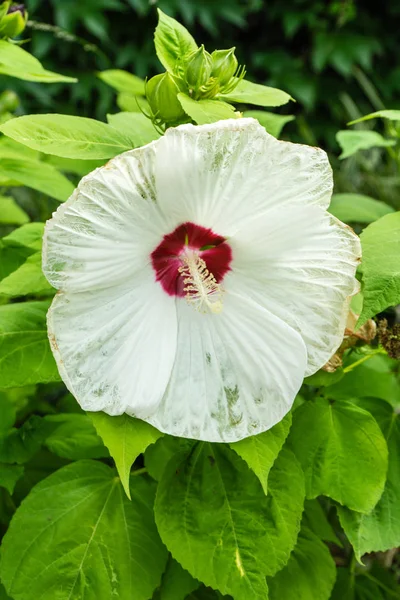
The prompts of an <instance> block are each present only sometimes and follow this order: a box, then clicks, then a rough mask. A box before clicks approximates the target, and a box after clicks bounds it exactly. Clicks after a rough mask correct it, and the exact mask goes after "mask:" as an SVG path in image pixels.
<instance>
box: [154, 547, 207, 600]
mask: <svg viewBox="0 0 400 600" xmlns="http://www.w3.org/2000/svg"><path fill="white" fill-rule="evenodd" d="M199 586H200V581H197V579H193V577H192V576H191V575H190V573H188V572H187V571H185V569H184V568H183V567H182V566H181V565H180V564H179V563H178V562H176V560H174V559H173V558H172V557H170V558H169V560H168V564H167V568H166V570H165V573H164V575H163V578H162V582H161V587H160V589H159V590H158V594H157V596H156V598H157V600H185V598H186V597H187V595H188V594H190V593H191V592H193V591H194V590H197V588H198V587H199Z"/></svg>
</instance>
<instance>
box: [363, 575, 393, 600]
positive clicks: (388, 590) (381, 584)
mask: <svg viewBox="0 0 400 600" xmlns="http://www.w3.org/2000/svg"><path fill="white" fill-rule="evenodd" d="M363 575H364V576H365V577H366V578H367V579H369V580H370V581H373V582H374V583H376V585H377V586H379V587H380V588H382V590H384V591H385V592H386V593H387V594H389V596H392V598H398V597H399V595H398V593H397V592H395V591H393V590H391V589H390V588H388V587H386V585H385V584H384V583H382V581H379V579H377V578H376V577H374V576H373V575H371V573H368V572H366V573H363Z"/></svg>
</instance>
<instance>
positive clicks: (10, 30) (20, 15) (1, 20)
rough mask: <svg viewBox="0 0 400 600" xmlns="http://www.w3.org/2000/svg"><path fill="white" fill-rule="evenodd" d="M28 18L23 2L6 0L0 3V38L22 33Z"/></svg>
mask: <svg viewBox="0 0 400 600" xmlns="http://www.w3.org/2000/svg"><path fill="white" fill-rule="evenodd" d="M27 20H28V12H27V11H26V10H25V6H24V5H23V4H16V3H14V2H11V0H7V1H6V2H3V3H2V4H0V39H11V38H14V37H16V36H17V35H19V34H20V33H22V32H23V31H24V29H25V26H26V22H27Z"/></svg>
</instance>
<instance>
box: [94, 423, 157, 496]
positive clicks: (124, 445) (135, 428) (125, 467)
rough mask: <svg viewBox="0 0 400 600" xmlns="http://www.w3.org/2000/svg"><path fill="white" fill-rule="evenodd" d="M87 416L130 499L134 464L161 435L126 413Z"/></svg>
mask: <svg viewBox="0 0 400 600" xmlns="http://www.w3.org/2000/svg"><path fill="white" fill-rule="evenodd" d="M89 414H90V417H91V419H92V421H93V424H94V426H95V428H96V431H97V433H98V434H99V436H100V437H101V439H102V440H103V442H104V444H105V445H106V446H107V448H108V449H109V451H110V454H111V456H112V457H113V459H114V461H115V465H116V467H117V470H118V475H119V476H120V479H121V483H122V485H123V487H124V490H125V492H126V495H127V496H128V498H130V494H129V475H130V472H131V467H132V465H133V463H134V462H135V460H136V459H137V457H138V456H139V454H141V453H142V452H144V451H145V450H146V448H147V446H150V444H154V442H156V441H157V440H158V438H159V437H161V436H162V435H163V434H162V433H161V432H160V431H158V430H157V429H155V428H154V427H152V426H151V425H149V424H148V423H146V422H145V421H141V420H140V419H135V418H134V417H130V416H129V415H126V414H123V415H120V416H114V417H111V416H110V415H107V414H106V413H105V412H92V413H89Z"/></svg>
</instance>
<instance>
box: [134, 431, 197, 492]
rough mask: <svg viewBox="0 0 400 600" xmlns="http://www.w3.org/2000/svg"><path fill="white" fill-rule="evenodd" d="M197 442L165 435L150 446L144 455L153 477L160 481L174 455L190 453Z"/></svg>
mask: <svg viewBox="0 0 400 600" xmlns="http://www.w3.org/2000/svg"><path fill="white" fill-rule="evenodd" d="M195 443H196V442H195V441H194V440H189V439H186V438H178V437H173V436H172V435H164V436H163V437H162V438H160V439H158V440H157V442H156V443H155V444H152V445H151V446H149V447H148V448H147V450H146V452H145V455H144V462H145V465H146V468H147V470H148V472H149V473H150V475H151V476H152V477H153V479H155V480H156V481H160V479H161V477H162V475H163V473H164V471H165V469H166V467H167V465H168V463H169V461H170V460H171V459H172V457H173V456H175V455H177V454H180V453H182V452H185V453H186V454H188V453H189V452H190V451H191V449H192V448H193V446H194V445H195Z"/></svg>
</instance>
